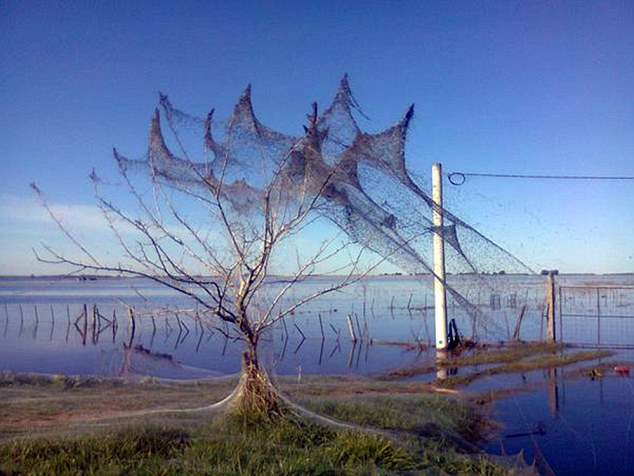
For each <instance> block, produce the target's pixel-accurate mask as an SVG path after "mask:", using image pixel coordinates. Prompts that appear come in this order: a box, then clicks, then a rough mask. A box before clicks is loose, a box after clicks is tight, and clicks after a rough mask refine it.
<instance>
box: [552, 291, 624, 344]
mask: <svg viewBox="0 0 634 476" xmlns="http://www.w3.org/2000/svg"><path fill="white" fill-rule="evenodd" d="M558 340H560V341H562V342H566V343H574V344H579V345H588V346H596V347H612V348H634V286H622V285H620V286H610V285H601V286H589V285H560V286H559V336H558Z"/></svg>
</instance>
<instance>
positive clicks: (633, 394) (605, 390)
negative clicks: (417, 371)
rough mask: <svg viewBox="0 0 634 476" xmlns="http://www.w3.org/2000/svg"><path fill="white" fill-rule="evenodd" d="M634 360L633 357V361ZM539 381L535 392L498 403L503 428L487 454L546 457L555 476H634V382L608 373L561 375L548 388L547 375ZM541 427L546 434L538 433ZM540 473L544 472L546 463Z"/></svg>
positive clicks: (498, 413) (489, 445) (496, 416)
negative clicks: (571, 377)
mask: <svg viewBox="0 0 634 476" xmlns="http://www.w3.org/2000/svg"><path fill="white" fill-rule="evenodd" d="M625 357H627V356H625ZM633 357H634V355H632V353H631V352H630V353H629V359H630V361H631V360H632V358H633ZM541 382H542V385H541V386H539V387H537V388H536V389H533V390H532V391H531V392H526V393H520V394H517V395H514V396H511V397H509V398H505V399H504V400H500V401H499V402H497V403H496V404H495V410H494V413H493V417H494V418H495V419H497V420H498V421H501V422H503V424H504V428H503V429H502V430H501V436H500V438H498V439H496V440H495V441H492V442H491V443H490V444H488V445H487V446H486V450H487V451H488V452H494V453H506V454H516V453H518V452H519V451H523V452H524V457H525V459H526V460H527V461H528V462H532V461H533V460H534V459H535V458H536V459H537V460H538V462H539V460H540V458H543V459H544V460H545V461H546V462H547V463H548V465H549V466H550V467H551V468H552V470H553V471H554V473H555V474H557V475H580V474H583V475H611V474H614V475H617V474H618V475H622V474H632V467H633V465H634V383H633V379H632V378H631V377H630V378H624V377H619V376H616V375H614V374H613V373H610V374H609V375H607V376H606V377H604V378H602V379H598V380H591V379H590V378H581V379H579V378H577V379H574V380H572V379H565V378H564V377H563V373H562V372H561V370H559V371H558V372H557V376H556V377H555V378H554V381H551V383H550V384H549V383H548V378H544V377H543V376H542V379H541ZM539 422H543V425H544V428H545V433H544V434H539V432H534V430H536V429H537V425H538V424H539ZM531 433H533V434H531ZM538 468H540V470H542V471H543V464H542V466H541V467H540V466H539V465H538Z"/></svg>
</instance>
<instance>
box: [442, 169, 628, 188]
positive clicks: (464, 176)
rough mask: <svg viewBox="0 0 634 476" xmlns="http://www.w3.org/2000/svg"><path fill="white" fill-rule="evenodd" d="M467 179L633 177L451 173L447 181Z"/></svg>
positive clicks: (461, 181) (457, 182)
mask: <svg viewBox="0 0 634 476" xmlns="http://www.w3.org/2000/svg"><path fill="white" fill-rule="evenodd" d="M467 177H487V178H513V179H537V180H542V179H547V180H634V176H627V175H622V176H617V175H612V176H609V175H524V174H485V173H471V172H451V173H449V174H447V179H448V180H449V182H450V183H451V184H452V185H462V184H463V183H465V182H466V180H467Z"/></svg>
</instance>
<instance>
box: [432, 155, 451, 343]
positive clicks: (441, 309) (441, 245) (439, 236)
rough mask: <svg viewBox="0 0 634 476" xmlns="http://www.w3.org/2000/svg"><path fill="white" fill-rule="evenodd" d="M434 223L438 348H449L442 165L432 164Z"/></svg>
mask: <svg viewBox="0 0 634 476" xmlns="http://www.w3.org/2000/svg"><path fill="white" fill-rule="evenodd" d="M431 181H432V199H433V200H434V206H433V208H432V212H431V213H432V224H433V226H434V275H435V276H434V301H435V316H436V349H437V350H445V349H446V348H447V292H446V290H445V240H444V237H443V212H442V207H443V204H442V165H441V164H432V166H431Z"/></svg>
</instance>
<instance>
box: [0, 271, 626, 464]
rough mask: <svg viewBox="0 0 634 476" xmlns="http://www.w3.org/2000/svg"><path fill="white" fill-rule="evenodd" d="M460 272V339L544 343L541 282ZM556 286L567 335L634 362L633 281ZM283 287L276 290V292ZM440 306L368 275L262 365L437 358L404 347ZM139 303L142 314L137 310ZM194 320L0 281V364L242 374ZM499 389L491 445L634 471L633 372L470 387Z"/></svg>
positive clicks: (319, 369) (66, 289)
mask: <svg viewBox="0 0 634 476" xmlns="http://www.w3.org/2000/svg"><path fill="white" fill-rule="evenodd" d="M449 280H450V283H452V284H453V285H454V286H455V287H456V289H458V290H459V291H460V292H461V293H462V294H463V295H465V296H467V297H468V299H469V300H470V301H471V302H472V303H473V304H474V305H475V306H477V308H478V309H479V310H480V315H479V316H477V317H476V318H475V319H474V318H473V317H471V316H470V315H468V314H467V313H465V312H464V311H462V310H461V308H459V307H458V306H457V305H456V304H455V303H454V302H453V301H452V300H451V298H450V299H449V303H448V314H449V317H450V318H455V319H456V322H457V324H458V328H459V330H460V332H461V334H462V335H463V336H467V337H471V336H475V337H476V338H477V340H479V341H481V342H482V341H484V342H498V341H501V340H509V339H510V337H511V336H512V335H513V334H514V333H515V332H516V330H517V331H519V335H520V337H521V338H522V339H524V340H537V339H540V338H544V337H545V332H546V330H545V324H544V321H545V319H544V316H545V300H544V298H545V278H544V277H542V276H491V277H488V278H487V279H486V280H485V282H483V281H482V280H481V279H479V278H478V277H468V276H452V277H450V278H449ZM327 282H328V278H319V277H317V278H313V279H311V280H307V281H305V282H302V283H299V284H298V285H297V286H296V287H295V288H294V289H293V291H292V292H291V294H290V295H289V296H288V297H287V299H288V302H293V301H296V300H297V299H299V298H301V297H302V296H305V295H306V294H308V293H310V292H312V291H314V290H315V289H317V288H318V287H320V286H323V285H324V284H325V283H327ZM557 282H558V285H559V286H560V287H559V292H558V294H557V298H558V302H557V303H556V308H557V310H558V315H559V317H558V321H557V328H556V331H557V335H558V337H559V338H560V340H561V338H563V340H564V341H566V342H576V343H578V344H583V345H592V346H597V345H599V346H602V347H608V348H616V349H619V350H618V352H619V353H618V354H617V356H615V357H614V359H617V360H621V361H624V362H630V363H632V362H634V351H633V350H631V349H632V347H633V346H634V275H621V276H558V277H557ZM279 286H281V284H279V283H278V284H275V283H273V284H271V286H270V289H271V292H273V290H275V289H279ZM432 306H433V295H432V281H431V280H430V279H429V278H427V277H404V276H378V277H373V278H369V279H367V280H366V281H363V282H361V283H358V284H356V285H354V286H352V287H350V288H347V289H346V290H345V291H342V292H337V293H334V294H330V295H328V296H327V297H325V298H323V299H321V300H318V301H314V302H312V303H310V304H309V305H307V306H305V307H304V308H301V309H299V310H297V311H296V312H295V314H293V315H291V316H289V318H288V319H287V320H285V321H284V322H283V323H281V324H279V325H277V326H276V327H275V328H274V329H273V330H272V332H271V333H269V334H268V335H267V336H266V338H265V340H264V342H263V344H264V345H263V346H262V349H261V350H262V351H263V353H264V361H265V362H266V364H267V366H268V368H269V369H270V370H271V372H272V373H273V374H275V373H276V374H279V375H297V376H298V377H300V376H301V375H306V374H358V375H370V376H372V375H377V374H382V373H385V372H388V371H390V370H394V369H397V368H404V367H411V366H414V365H424V364H428V363H432V362H433V361H434V358H435V355H434V353H433V351H422V352H421V351H420V350H415V349H414V350H412V349H408V348H407V347H405V346H403V345H394V343H395V342H396V343H406V342H408V343H413V342H416V343H419V344H423V345H428V346H433V343H434V340H435V339H434V317H433V307H432ZM130 307H132V308H134V313H135V319H134V321H132V320H131V319H130V318H129V317H128V315H127V312H128V308H130ZM175 308H179V309H180V311H179V312H178V314H177V313H175V312H174V309H175ZM187 309H189V312H187V311H186V310H187ZM95 311H97V312H95ZM86 316H88V317H87V318H86ZM195 316H196V309H195V308H192V306H191V304H190V303H188V302H187V301H184V300H183V299H182V298H180V297H179V296H177V295H175V294H174V293H173V292H171V291H169V290H166V289H164V288H161V287H160V286H158V285H156V284H154V283H152V282H149V281H145V280H140V279H106V278H103V279H97V280H86V281H79V280H75V279H44V278H0V371H15V372H38V373H50V374H61V373H64V374H75V375H81V374H92V375H105V376H144V375H151V376H157V377H163V378H180V379H182V378H197V377H205V376H216V375H227V374H233V373H236V372H238V371H239V365H240V359H239V355H240V353H241V351H242V345H241V343H240V342H239V341H235V340H233V339H229V338H227V337H226V335H225V334H226V331H227V328H225V327H224V326H223V325H222V324H221V323H218V322H214V321H212V320H210V319H204V318H203V319H196V317H195ZM347 316H350V322H351V323H352V326H353V329H354V332H355V334H356V335H357V337H358V338H359V340H358V341H357V342H356V343H353V342H351V338H350V334H349V329H348V325H347ZM520 316H522V318H521V319H520ZM518 321H520V322H521V325H519V326H518ZM628 347H629V350H628ZM596 363H598V362H596ZM592 364H593V363H592V362H590V363H588V362H586V363H584V364H583V365H592ZM468 370H469V369H458V372H463V371H468ZM565 370H566V372H568V371H569V368H568V367H566V369H565ZM417 378H419V379H423V380H426V379H428V380H431V379H433V378H435V375H431V374H430V375H424V376H419V377H417ZM500 388H520V389H522V392H521V393H518V394H513V395H511V396H509V397H507V398H504V399H502V400H499V401H497V402H496V403H495V404H494V405H493V412H494V414H493V416H494V417H495V418H496V419H497V420H498V421H500V422H502V423H503V428H502V430H501V431H500V434H499V437H498V438H496V439H495V440H494V441H492V442H490V443H489V444H488V445H487V447H486V450H487V451H488V452H491V453H499V454H516V453H518V452H519V451H523V453H524V455H525V458H526V460H527V461H528V462H532V461H533V460H535V461H536V462H537V463H538V468H539V469H540V471H542V472H543V473H548V471H549V469H552V470H553V471H554V472H555V474H628V473H630V474H631V468H632V465H633V464H634V391H633V389H632V388H633V387H632V379H631V378H623V377H618V376H617V375H615V374H614V373H609V374H607V375H605V376H604V377H603V378H601V379H597V380H594V381H593V380H590V379H589V378H578V377H577V378H574V379H573V378H570V377H567V376H566V374H565V373H564V369H555V370H553V371H551V372H550V373H549V372H542V371H539V372H531V373H528V374H526V375H514V376H500V377H490V378H487V379H485V380H478V381H476V382H474V383H473V384H471V386H470V387H469V388H468V389H467V390H471V391H474V392H484V391H487V390H489V389H500Z"/></svg>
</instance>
